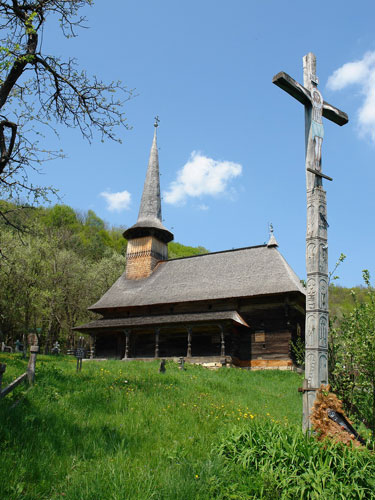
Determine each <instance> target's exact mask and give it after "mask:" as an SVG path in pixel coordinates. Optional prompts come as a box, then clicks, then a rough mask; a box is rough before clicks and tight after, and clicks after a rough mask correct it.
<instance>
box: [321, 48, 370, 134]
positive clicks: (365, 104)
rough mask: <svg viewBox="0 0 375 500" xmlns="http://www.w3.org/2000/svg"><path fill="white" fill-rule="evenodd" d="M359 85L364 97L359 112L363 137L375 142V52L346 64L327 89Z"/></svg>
mask: <svg viewBox="0 0 375 500" xmlns="http://www.w3.org/2000/svg"><path fill="white" fill-rule="evenodd" d="M352 84H357V85H359V87H360V92H361V94H362V95H363V101H362V105H361V107H360V108H359V110H358V124H359V130H360V133H361V134H362V135H368V136H370V137H371V139H372V140H373V141H375V52H367V53H366V54H365V55H364V56H363V58H362V59H361V60H360V61H353V62H349V63H346V64H344V65H343V66H341V68H339V69H337V70H336V71H334V73H333V74H332V75H331V76H330V77H329V79H328V82H327V87H328V88H329V89H331V90H341V89H343V88H345V87H347V86H348V85H352Z"/></svg>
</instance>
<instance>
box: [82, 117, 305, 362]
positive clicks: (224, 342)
mask: <svg viewBox="0 0 375 500" xmlns="http://www.w3.org/2000/svg"><path fill="white" fill-rule="evenodd" d="M156 127H157V124H155V131H154V138H153V142H152V147H151V153H150V158H149V163H148V168H147V174H146V180H145V184H144V189H143V195H142V200H141V206H140V210H139V215H138V220H137V223H136V224H134V226H132V227H130V228H129V229H127V230H126V231H125V232H124V237H125V238H126V239H127V240H128V245H127V252H126V269H125V272H124V273H123V274H122V276H120V278H119V279H118V280H117V281H116V282H115V283H114V285H113V286H112V287H111V288H110V289H109V290H108V291H107V292H106V293H105V294H104V295H103V297H101V298H100V300H99V301H98V302H97V303H96V304H94V305H92V306H91V307H89V310H90V311H93V312H95V313H98V314H99V315H101V317H100V318H99V319H96V320H95V321H92V322H90V323H88V324H86V325H82V326H79V327H76V328H75V330H78V331H80V332H83V333H88V334H90V335H91V337H92V340H93V343H94V346H95V355H96V357H98V358H117V359H123V360H132V359H143V360H149V359H152V358H166V359H168V358H179V357H184V358H185V361H188V362H194V363H201V364H207V365H210V364H219V363H222V364H224V363H227V364H228V363H229V364H233V365H237V366H243V367H250V368H281V369H288V368H289V369H290V368H291V367H292V366H293V358H292V355H291V349H290V342H291V340H296V339H297V337H298V336H302V337H304V323H305V291H304V288H303V287H302V285H301V283H300V280H299V278H298V277H297V275H296V274H295V273H294V271H293V270H292V269H291V267H290V266H289V265H288V263H287V262H286V260H285V259H284V257H283V256H282V255H281V254H280V252H279V251H278V245H277V242H276V239H275V237H274V235H273V233H272V232H271V235H270V240H269V242H268V244H267V245H258V246H253V247H247V248H238V249H235V250H227V251H222V252H213V253H208V254H203V255H196V256H193V257H184V258H178V259H171V260H168V243H169V242H170V241H172V240H173V234H172V233H171V232H170V231H168V229H166V228H165V227H164V226H163V224H162V216H161V198H160V179H159V159H158V149H157V137H156Z"/></svg>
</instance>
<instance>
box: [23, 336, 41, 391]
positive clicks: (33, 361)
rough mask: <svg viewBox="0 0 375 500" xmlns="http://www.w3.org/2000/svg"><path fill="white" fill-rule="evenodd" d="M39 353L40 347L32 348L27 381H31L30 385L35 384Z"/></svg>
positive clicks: (34, 346) (33, 346)
mask: <svg viewBox="0 0 375 500" xmlns="http://www.w3.org/2000/svg"><path fill="white" fill-rule="evenodd" d="M38 352H39V346H37V345H32V346H30V359H29V364H28V365H27V370H26V373H27V380H28V381H29V384H30V385H32V384H33V383H34V379H35V364H36V355H37V354H38Z"/></svg>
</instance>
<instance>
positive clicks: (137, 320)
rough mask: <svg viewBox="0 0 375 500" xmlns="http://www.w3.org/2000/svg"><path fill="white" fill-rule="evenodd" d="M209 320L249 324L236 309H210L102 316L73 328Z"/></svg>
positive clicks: (91, 329) (100, 328)
mask: <svg viewBox="0 0 375 500" xmlns="http://www.w3.org/2000/svg"><path fill="white" fill-rule="evenodd" d="M211 321H233V322H234V323H238V324H239V325H242V326H249V325H248V324H247V323H246V321H245V320H244V319H243V318H242V317H241V315H240V314H238V312H237V311H214V312H212V311H210V312H204V313H190V314H186V313H185V314H168V315H167V314H165V315H160V316H135V317H133V318H110V319H106V318H102V319H97V320H95V321H91V322H90V323H87V324H86V325H82V326H77V327H76V328H73V330H79V331H85V330H89V331H90V332H93V331H95V330H97V331H102V330H103V329H108V330H113V329H116V328H129V327H137V326H162V325H165V324H167V325H176V324H179V323H181V324H186V323H188V324H194V323H206V322H211Z"/></svg>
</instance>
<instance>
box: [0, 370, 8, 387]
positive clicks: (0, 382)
mask: <svg viewBox="0 0 375 500" xmlns="http://www.w3.org/2000/svg"><path fill="white" fill-rule="evenodd" d="M6 368H7V365H6V364H5V363H0V392H1V386H2V383H3V375H4V373H5V370H6Z"/></svg>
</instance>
